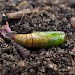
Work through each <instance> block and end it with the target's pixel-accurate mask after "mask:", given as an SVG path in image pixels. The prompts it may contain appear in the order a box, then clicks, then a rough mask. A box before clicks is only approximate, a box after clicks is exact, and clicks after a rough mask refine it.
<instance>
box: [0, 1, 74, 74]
mask: <svg viewBox="0 0 75 75" xmlns="http://www.w3.org/2000/svg"><path fill="white" fill-rule="evenodd" d="M22 1H24V0H2V1H1V2H0V16H2V14H3V13H7V12H15V11H18V10H22V9H26V8H30V9H34V8H38V7H39V8H40V9H41V10H42V8H43V7H46V8H45V9H44V10H45V11H43V12H40V11H39V12H38V13H30V14H28V15H25V16H23V17H22V18H21V19H18V20H14V19H12V20H10V19H9V20H8V22H9V25H10V28H11V29H12V30H13V31H16V32H17V33H21V34H22V33H24V34H26V33H31V32H33V31H64V32H65V33H66V42H65V44H64V45H62V46H60V47H52V48H26V47H22V46H21V47H22V48H21V49H22V50H24V51H25V55H24V58H23V57H22V55H21V53H20V52H19V51H18V49H17V48H16V47H15V46H14V45H12V44H11V43H10V42H9V43H8V42H6V41H4V40H3V39H2V38H1V39H0V75H75V28H73V27H72V25H71V22H70V18H71V17H72V16H75V6H74V5H75V4H74V3H75V1H74V0H73V1H74V2H71V0H26V2H27V3H26V4H24V5H21V6H19V7H18V8H16V6H18V5H19V3H21V2H22ZM4 24H5V22H4V21H1V22H0V26H2V25H4ZM26 55H27V56H26Z"/></svg>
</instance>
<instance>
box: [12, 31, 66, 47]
mask: <svg viewBox="0 0 75 75" xmlns="http://www.w3.org/2000/svg"><path fill="white" fill-rule="evenodd" d="M13 39H14V40H15V41H16V42H18V43H19V44H21V45H24V46H26V47H51V46H58V45H61V44H62V43H63V42H64V40H65V34H64V33H62V32H60V33H58V32H52V33H51V32H33V33H31V34H16V35H15V36H14V38H13Z"/></svg>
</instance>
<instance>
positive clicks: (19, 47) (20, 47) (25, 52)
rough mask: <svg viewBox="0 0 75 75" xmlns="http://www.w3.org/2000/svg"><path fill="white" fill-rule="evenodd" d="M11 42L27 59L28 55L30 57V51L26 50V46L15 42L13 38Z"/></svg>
mask: <svg viewBox="0 0 75 75" xmlns="http://www.w3.org/2000/svg"><path fill="white" fill-rule="evenodd" d="M10 43H11V44H12V45H13V46H15V47H16V48H17V50H18V52H19V53H20V55H21V56H22V58H23V59H26V58H27V57H29V55H30V52H29V51H28V50H26V49H25V48H24V47H22V46H21V45H19V44H18V43H16V42H14V41H13V40H11V41H10Z"/></svg>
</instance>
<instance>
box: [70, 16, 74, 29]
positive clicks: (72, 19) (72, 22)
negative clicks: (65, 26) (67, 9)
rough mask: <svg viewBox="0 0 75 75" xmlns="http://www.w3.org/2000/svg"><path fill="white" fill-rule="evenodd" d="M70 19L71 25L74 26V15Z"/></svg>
mask: <svg viewBox="0 0 75 75" xmlns="http://www.w3.org/2000/svg"><path fill="white" fill-rule="evenodd" d="M70 20H71V24H72V26H73V27H74V28H75V17H72V18H71V19H70Z"/></svg>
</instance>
